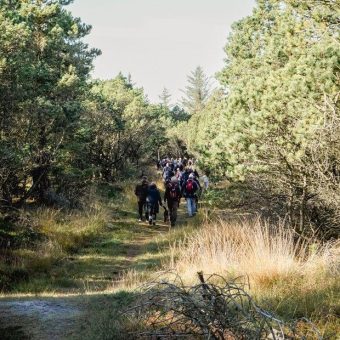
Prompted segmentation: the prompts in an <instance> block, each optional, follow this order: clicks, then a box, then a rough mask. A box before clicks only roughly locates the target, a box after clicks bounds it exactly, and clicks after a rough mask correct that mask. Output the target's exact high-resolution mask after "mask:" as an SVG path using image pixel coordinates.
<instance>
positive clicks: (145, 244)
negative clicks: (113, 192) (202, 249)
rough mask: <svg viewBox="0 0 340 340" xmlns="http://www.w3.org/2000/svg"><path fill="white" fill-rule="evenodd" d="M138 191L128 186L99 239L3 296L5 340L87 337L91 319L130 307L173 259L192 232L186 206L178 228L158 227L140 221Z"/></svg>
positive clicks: (0, 306) (0, 305) (0, 307)
mask: <svg viewBox="0 0 340 340" xmlns="http://www.w3.org/2000/svg"><path fill="white" fill-rule="evenodd" d="M132 189H133V188H132V185H131V184H130V185H127V186H126V187H125V188H124V192H123V193H122V195H121V197H120V200H119V203H117V198H116V199H114V200H112V201H111V202H109V206H110V207H111V208H112V209H111V217H110V219H109V220H108V221H107V225H106V226H105V228H104V229H103V231H102V232H101V233H100V235H99V236H98V237H95V238H93V239H91V240H89V241H88V242H87V243H86V244H85V245H84V246H83V247H82V248H80V249H78V250H77V251H76V252H74V253H72V254H70V255H69V256H67V257H65V258H64V259H62V260H61V261H59V262H58V263H57V264H55V265H53V266H52V268H51V269H50V271H49V272H47V273H41V274H39V275H37V276H36V277H33V278H32V279H30V281H28V282H25V283H22V284H20V285H18V287H16V291H15V293H14V294H10V295H2V297H1V300H0V325H1V326H0V334H2V339H28V338H29V339H48V338H49V339H73V338H78V337H79V338H80V337H83V336H84V332H85V333H86V332H87V330H88V329H92V328H93V327H92V326H91V325H89V320H93V317H92V316H91V317H90V315H92V314H93V313H97V311H103V310H105V311H106V313H108V314H109V312H108V310H110V309H112V308H115V307H114V306H116V307H117V305H118V306H119V308H121V307H122V305H124V304H125V305H126V304H127V303H128V302H129V298H130V297H131V296H132V295H133V292H132V291H131V289H130V290H129V288H131V286H134V285H136V284H137V283H138V280H140V279H141V278H147V277H148V275H150V274H151V273H153V272H155V271H157V269H159V268H160V267H161V264H162V262H163V261H165V260H166V259H167V258H168V257H169V256H170V255H169V252H168V248H169V242H171V241H172V240H174V239H177V238H178V237H180V235H183V234H184V233H185V232H187V230H188V229H189V228H188V227H187V224H188V220H187V218H186V217H185V207H184V203H182V204H181V207H180V209H179V221H178V226H176V227H175V228H173V229H172V230H169V225H168V224H165V223H163V222H162V221H161V219H162V216H161V215H162V214H159V217H158V223H157V225H156V226H149V225H148V224H146V223H145V222H144V223H140V222H137V218H136V217H137V214H136V211H135V210H134V209H135V205H136V204H135V198H134V196H133V193H131V191H132ZM136 277H138V279H136ZM123 290H125V293H124V292H123ZM96 320H97V319H96ZM96 327H98V325H96ZM93 336H94V335H92V336H91V337H89V338H92V337H93ZM85 338H86V337H85Z"/></svg>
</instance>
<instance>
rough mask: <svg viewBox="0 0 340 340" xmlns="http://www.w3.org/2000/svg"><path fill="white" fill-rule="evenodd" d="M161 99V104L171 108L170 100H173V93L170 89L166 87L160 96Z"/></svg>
mask: <svg viewBox="0 0 340 340" xmlns="http://www.w3.org/2000/svg"><path fill="white" fill-rule="evenodd" d="M159 100H160V101H161V102H160V104H161V105H162V106H163V107H164V108H168V109H170V106H171V104H170V100H171V94H170V92H169V90H168V89H167V88H166V87H164V88H163V91H162V93H161V94H160V96H159Z"/></svg>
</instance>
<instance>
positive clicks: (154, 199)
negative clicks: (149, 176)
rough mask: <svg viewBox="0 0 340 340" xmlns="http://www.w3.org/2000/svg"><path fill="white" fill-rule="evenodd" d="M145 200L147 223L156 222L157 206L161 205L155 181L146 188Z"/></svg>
mask: <svg viewBox="0 0 340 340" xmlns="http://www.w3.org/2000/svg"><path fill="white" fill-rule="evenodd" d="M146 202H147V205H148V213H149V224H150V225H152V224H153V225H155V224H156V217H157V214H158V213H159V206H163V204H162V199H161V194H160V192H159V190H158V189H157V186H156V183H154V182H152V183H151V184H150V186H149V188H148V191H147V196H146Z"/></svg>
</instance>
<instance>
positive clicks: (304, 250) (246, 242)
mask: <svg viewBox="0 0 340 340" xmlns="http://www.w3.org/2000/svg"><path fill="white" fill-rule="evenodd" d="M338 260H339V245H338V244H336V243H328V244H326V245H323V246H322V245H319V244H317V243H315V242H312V241H309V242H308V241H301V240H300V241H299V240H297V239H296V235H295V234H294V232H293V231H292V230H289V229H287V228H286V227H285V226H284V225H277V226H271V225H270V224H269V223H266V222H263V221H260V220H255V221H246V220H245V221H240V222H236V223H228V222H225V221H223V220H219V221H217V222H212V223H206V224H205V225H204V226H203V227H202V229H200V230H199V231H198V232H197V233H194V234H191V235H189V236H188V237H186V238H185V239H184V240H183V241H181V242H177V243H175V244H173V245H172V246H171V263H170V267H171V268H172V269H175V270H176V271H178V272H179V273H181V275H182V276H183V277H184V278H185V279H187V280H188V281H190V280H191V279H194V278H195V276H196V273H197V272H198V271H203V272H205V273H217V274H221V275H224V276H226V275H227V276H229V275H232V276H240V275H246V276H248V277H249V278H250V280H251V282H252V283H253V284H256V283H259V284H262V283H264V282H266V281H268V282H270V281H273V280H277V279H279V278H289V277H291V276H292V275H293V276H294V275H314V274H316V272H318V273H320V272H323V273H326V272H327V273H331V274H332V275H333V274H334V275H339V268H338V267H337V261H338Z"/></svg>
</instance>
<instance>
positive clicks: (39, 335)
mask: <svg viewBox="0 0 340 340" xmlns="http://www.w3.org/2000/svg"><path fill="white" fill-rule="evenodd" d="M84 316H85V312H84V311H83V310H82V308H81V307H80V305H79V304H78V303H77V302H76V301H74V300H72V299H64V298H63V299H60V298H54V299H25V300H14V301H13V300H12V301H6V300H0V334H1V336H0V338H1V339H39V340H40V339H48V340H52V339H53V340H54V339H69V338H71V337H74V336H76V334H75V333H74V332H75V330H76V329H79V328H78V327H77V326H78V325H79V322H80V321H81V319H82V318H83V317H84Z"/></svg>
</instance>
